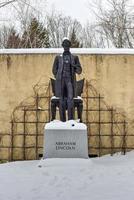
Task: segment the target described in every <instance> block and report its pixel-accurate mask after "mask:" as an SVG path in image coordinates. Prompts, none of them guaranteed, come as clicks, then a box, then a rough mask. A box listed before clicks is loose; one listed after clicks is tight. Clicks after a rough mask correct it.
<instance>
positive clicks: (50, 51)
mask: <svg viewBox="0 0 134 200" xmlns="http://www.w3.org/2000/svg"><path fill="white" fill-rule="evenodd" d="M62 52H63V49H62V48H40V49H36V48H34V49H0V54H58V53H62ZM71 52H72V53H74V54H113V55H115V54H119V55H121V54H123V55H124V54H130V55H131V54H132V55H133V54H134V49H102V48H72V49H71Z"/></svg>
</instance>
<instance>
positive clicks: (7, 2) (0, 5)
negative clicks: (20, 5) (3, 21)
mask: <svg viewBox="0 0 134 200" xmlns="http://www.w3.org/2000/svg"><path fill="white" fill-rule="evenodd" d="M16 1H17V0H7V1H4V2H0V8H3V7H5V6H7V5H9V4H12V3H14V2H16Z"/></svg>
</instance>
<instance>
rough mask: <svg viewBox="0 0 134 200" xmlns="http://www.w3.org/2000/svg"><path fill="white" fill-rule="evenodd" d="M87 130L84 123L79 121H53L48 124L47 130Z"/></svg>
mask: <svg viewBox="0 0 134 200" xmlns="http://www.w3.org/2000/svg"><path fill="white" fill-rule="evenodd" d="M53 129H54V130H61V129H62V130H74V129H75V130H86V129H87V126H86V125H85V124H83V123H79V120H69V121H66V122H62V121H59V120H53V121H51V122H49V123H47V124H46V126H45V130H53Z"/></svg>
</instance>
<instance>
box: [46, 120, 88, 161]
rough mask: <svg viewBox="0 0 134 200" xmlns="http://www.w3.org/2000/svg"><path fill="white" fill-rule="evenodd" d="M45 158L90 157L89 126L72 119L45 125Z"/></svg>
mask: <svg viewBox="0 0 134 200" xmlns="http://www.w3.org/2000/svg"><path fill="white" fill-rule="evenodd" d="M44 134H45V135H44V153H43V157H44V158H88V142H87V127H86V125H85V124H83V123H79V122H76V121H74V120H70V121H67V122H61V121H56V120H55V121H52V122H50V123H47V124H46V126H45V133H44Z"/></svg>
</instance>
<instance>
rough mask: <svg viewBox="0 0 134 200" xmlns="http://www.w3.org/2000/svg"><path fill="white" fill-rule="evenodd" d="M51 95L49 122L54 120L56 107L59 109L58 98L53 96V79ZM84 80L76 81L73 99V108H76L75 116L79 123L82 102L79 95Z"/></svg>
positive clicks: (53, 80)
mask: <svg viewBox="0 0 134 200" xmlns="http://www.w3.org/2000/svg"><path fill="white" fill-rule="evenodd" d="M51 85H52V93H53V95H54V96H53V97H52V98H51V120H54V119H55V118H56V107H59V99H60V98H59V97H56V96H55V79H51ZM83 87H84V79H81V80H79V81H76V96H77V97H76V98H74V108H77V115H78V119H80V122H82V111H83V100H82V98H81V95H82V93H83Z"/></svg>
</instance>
